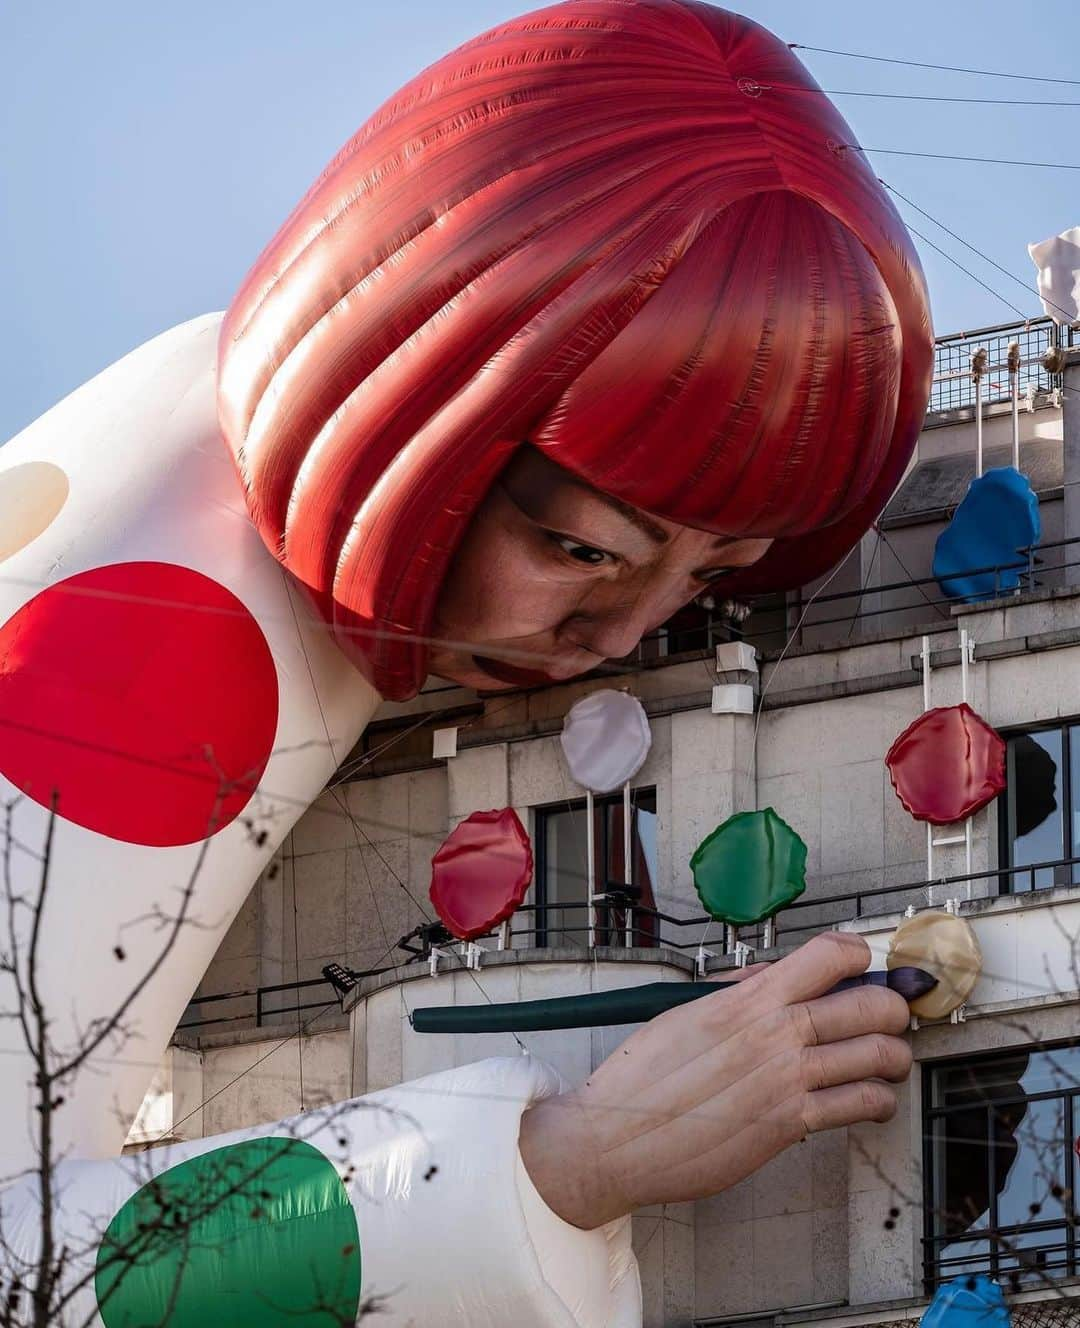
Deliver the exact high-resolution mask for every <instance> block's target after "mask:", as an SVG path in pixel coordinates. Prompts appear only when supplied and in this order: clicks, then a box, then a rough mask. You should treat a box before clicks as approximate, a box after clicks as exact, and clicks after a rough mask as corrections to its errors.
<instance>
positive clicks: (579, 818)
mask: <svg viewBox="0 0 1080 1328" xmlns="http://www.w3.org/2000/svg"><path fill="white" fill-rule="evenodd" d="M630 815H631V821H630V856H631V861H630V868H629V871H628V870H627V863H626V845H625V837H624V834H623V800H622V795H621V794H615V795H613V796H611V797H604V798H595V799H594V801H593V819H592V825H591V826H590V824H589V816H588V811H587V806H586V803H585V802H583V801H578V802H568V803H563V804H561V805H560V806H558V807H545V808H541V809H540V810H539V811H537V813H536V850H537V877H536V879H537V886H538V889H537V904H538V905H539V906H540V912H539V913H538V915H537V921H536V928H537V944H539V945H581V946H587V945H588V943H589V930H590V927H592V928H593V934H594V939H595V943H596V944H597V945H624V944H625V943H626V941H627V929H628V927H629V931H630V939H631V940H632V942H633V944H635V945H653V944H655V939H654V938H655V925H654V921H653V919H652V918H651V917H649V916H648V915H647V914H643V913H641V912H639V911H638V910H636V909H631V910H630V911H629V916H628V910H627V908H626V907H624V906H618V905H613V904H595V905H590V902H589V890H588V870H589V868H588V863H589V857H588V854H589V836H590V834H591V836H592V842H593V852H594V854H595V872H596V879H595V885H594V894H597V895H599V894H603V893H604V892H605V891H610V890H618V889H619V888H620V887H622V886H631V887H632V888H633V891H634V892H635V893H634V894H633V899H634V901H635V903H636V904H638V905H641V906H642V907H644V908H646V909H651V908H655V899H654V894H653V888H654V882H655V881H656V877H657V842H656V790H655V789H636V790H634V791H633V792H632V793H631V809H630Z"/></svg>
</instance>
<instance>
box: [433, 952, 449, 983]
mask: <svg viewBox="0 0 1080 1328" xmlns="http://www.w3.org/2000/svg"><path fill="white" fill-rule="evenodd" d="M449 958H450V954H449V953H448V951H446V950H440V949H439V947H438V946H437V945H433V946H432V947H431V950H430V951H429V952H428V974H429V976H431V977H433V978H436V977H438V976H439V960H440V959H449Z"/></svg>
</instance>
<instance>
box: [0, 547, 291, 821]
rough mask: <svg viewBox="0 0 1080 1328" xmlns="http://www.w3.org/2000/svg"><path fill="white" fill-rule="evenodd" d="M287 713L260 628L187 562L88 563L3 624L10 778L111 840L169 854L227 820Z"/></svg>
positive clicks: (1, 693)
mask: <svg viewBox="0 0 1080 1328" xmlns="http://www.w3.org/2000/svg"><path fill="white" fill-rule="evenodd" d="M277 707H278V694H277V674H276V672H275V669H274V660H273V657H272V655H271V654H270V647H269V646H268V645H267V643H266V638H265V637H264V636H263V633H262V630H261V628H260V627H259V625H258V623H257V622H256V621H255V619H254V618H253V617H252V616H251V614H250V613H249V612H248V610H247V609H246V608H245V607H244V605H243V604H242V603H241V602H240V601H239V600H238V599H237V598H236V596H235V595H233V594H232V593H231V591H228V590H226V589H225V587H224V586H221V585H219V584H218V583H217V582H216V581H212V580H211V579H210V578H209V577H207V576H203V575H202V573H200V572H194V571H192V570H191V569H190V568H187V567H177V566H175V565H174V564H171V563H150V562H139V563H118V564H115V565H113V566H111V567H98V568H95V569H94V570H93V571H90V572H81V573H79V574H78V575H77V576H72V577H68V579H67V580H65V581H61V582H59V583H58V584H57V585H55V586H50V587H49V588H48V589H47V590H43V591H42V592H41V594H39V595H36V596H35V597H34V598H33V599H32V600H30V601H29V603H27V604H24V605H23V607H22V608H21V609H20V610H19V611H18V613H16V614H15V616H14V617H13V618H11V619H9V620H8V622H6V623H5V624H4V626H3V627H2V628H0V772H2V773H3V774H4V775H6V776H7V778H8V779H9V780H10V781H11V783H12V784H14V785H15V786H16V787H17V788H19V789H21V790H22V792H23V793H25V794H26V795H27V796H28V797H30V798H32V799H33V800H34V801H35V802H38V803H40V804H41V805H42V806H46V807H47V806H48V805H49V804H50V802H51V801H52V799H53V798H54V797H55V798H56V800H57V810H58V811H59V813H60V814H61V815H62V816H63V817H65V818H66V819H67V820H69V821H74V822H75V823H76V824H77V825H83V826H86V827H87V829H89V830H96V831H97V832H98V833H99V834H102V835H108V836H109V837H110V838H112V839H120V840H124V841H126V842H127V843H131V844H151V845H155V846H158V847H163V846H167V845H177V844H191V843H197V842H198V841H199V840H202V839H205V838H206V837H207V835H208V834H213V833H216V832H217V831H218V830H221V829H223V828H224V827H225V826H226V825H228V824H229V822H230V821H232V820H234V819H235V817H237V816H238V815H239V814H240V812H241V811H242V810H243V809H244V807H245V806H246V804H247V802H248V801H249V799H250V798H251V795H252V793H253V792H254V790H255V788H256V786H257V784H258V782H259V780H260V778H261V777H262V773H263V770H264V769H265V768H266V763H267V761H268V760H269V759H270V752H271V750H272V748H273V742H274V734H275V732H276V730H277Z"/></svg>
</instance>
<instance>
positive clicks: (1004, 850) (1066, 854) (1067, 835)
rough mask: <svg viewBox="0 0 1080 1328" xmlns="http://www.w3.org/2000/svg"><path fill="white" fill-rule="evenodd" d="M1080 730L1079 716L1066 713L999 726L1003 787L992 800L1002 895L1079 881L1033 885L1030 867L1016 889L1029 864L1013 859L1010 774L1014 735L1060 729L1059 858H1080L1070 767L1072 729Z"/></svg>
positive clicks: (1076, 872)
mask: <svg viewBox="0 0 1080 1328" xmlns="http://www.w3.org/2000/svg"><path fill="white" fill-rule="evenodd" d="M1074 728H1075V729H1078V730H1080V716H1077V715H1069V716H1061V717H1059V718H1057V719H1048V720H1043V721H1041V722H1039V723H1036V724H1017V725H1014V726H1012V727H1010V728H1007V729H1000V730H998V732H999V733H1000V735H1001V737H1002V739H1003V740H1004V742H1005V748H1006V755H1005V787H1004V788H1003V789H1002V791H1001V792H1000V793H999V794H998V796H997V798H996V799H995V800H994V805H995V808H996V811H997V841H998V871H999V875H998V893H999V894H1002V895H1014V894H1029V893H1030V894H1034V893H1035V891H1036V890H1054V889H1058V888H1060V887H1061V886H1062V885H1067V884H1074V885H1075V884H1080V881H1077V880H1074V881H1072V882H1063V881H1053V882H1051V884H1049V885H1036V884H1035V873H1034V870H1032V871H1031V875H1030V880H1031V885H1030V887H1029V889H1027V890H1022V891H1018V890H1016V889H1015V882H1016V880H1017V879H1018V878H1019V877H1022V876H1023V875H1024V872H1025V871H1027V870H1028V868H1020V869H1018V870H1013V869H1014V868H1015V867H1016V864H1015V862H1014V861H1013V837H1012V825H1013V823H1014V821H1015V816H1014V811H1013V809H1014V807H1015V794H1016V788H1015V783H1014V781H1013V780H1012V779H1011V778H1010V775H1011V773H1012V768H1013V755H1012V742H1013V739H1014V738H1021V737H1024V736H1025V735H1027V734H1035V733H1052V732H1055V731H1059V732H1060V733H1061V735H1062V742H1061V800H1062V803H1063V806H1062V812H1061V817H1062V857H1061V859H1060V861H1061V862H1062V863H1064V864H1068V863H1069V861H1070V859H1073V858H1080V851H1078V848H1080V846H1078V845H1077V844H1075V843H1074V842H1073V805H1072V793H1073V769H1072V743H1071V742H1070V741H1069V733H1070V730H1071V729H1074ZM1070 875H1071V876H1073V877H1078V876H1080V863H1076V864H1074V865H1073V866H1072V867H1071V869H1070Z"/></svg>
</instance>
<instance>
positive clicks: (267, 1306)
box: [94, 1138, 360, 1328]
mask: <svg viewBox="0 0 1080 1328" xmlns="http://www.w3.org/2000/svg"><path fill="white" fill-rule="evenodd" d="M94 1285H95V1292H96V1295H97V1302H98V1313H99V1314H100V1315H101V1318H102V1321H103V1322H104V1324H105V1328H145V1326H146V1325H150V1324H168V1325H169V1328H215V1326H217V1325H220V1326H221V1328H224V1325H226V1324H228V1325H229V1328H286V1325H288V1328H298V1325H303V1326H304V1328H340V1325H341V1324H343V1323H353V1322H354V1321H355V1319H356V1315H357V1313H358V1309H359V1304H360V1239H359V1232H358V1230H357V1224H356V1213H355V1212H354V1210H353V1207H352V1204H351V1202H350V1200H349V1194H348V1191H347V1189H346V1188H345V1185H344V1183H343V1181H342V1180H341V1177H340V1176H339V1175H338V1173H337V1169H336V1167H335V1166H334V1164H333V1163H332V1162H331V1161H330V1159H329V1158H328V1157H327V1156H326V1155H325V1154H324V1153H322V1152H320V1151H319V1150H318V1149H317V1148H315V1147H313V1146H312V1145H311V1144H309V1143H307V1142H305V1141H303V1140H298V1139H288V1138H285V1139H280V1138H263V1139H252V1140H248V1141H245V1142H244V1143H239V1144H230V1145H228V1146H226V1147H224V1148H215V1149H212V1150H211V1151H210V1152H208V1153H203V1154H201V1155H200V1156H199V1157H193V1158H190V1159H189V1160H188V1161H186V1162H181V1163H179V1164H178V1165H177V1166H175V1167H170V1168H169V1170H168V1171H164V1172H162V1174H161V1175H160V1176H157V1177H155V1178H154V1179H153V1180H151V1181H149V1182H148V1183H147V1184H146V1185H144V1186H143V1187H142V1188H141V1189H140V1190H139V1191H138V1192H137V1193H136V1194H134V1195H133V1196H132V1197H131V1198H130V1199H129V1200H128V1201H127V1203H125V1204H124V1206H123V1207H122V1208H121V1209H120V1211H119V1212H118V1213H117V1214H116V1216H115V1217H114V1218H113V1220H112V1221H111V1222H110V1223H109V1226H108V1229H107V1231H106V1232H105V1235H104V1237H103V1239H102V1242H101V1245H100V1247H99V1249H98V1256H97V1269H96V1275H95V1283H94Z"/></svg>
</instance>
